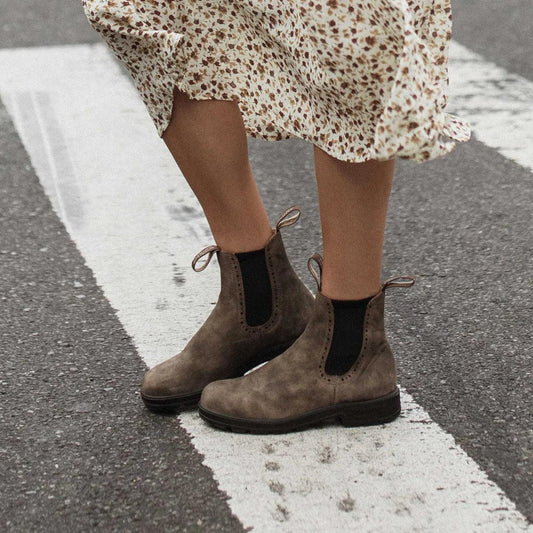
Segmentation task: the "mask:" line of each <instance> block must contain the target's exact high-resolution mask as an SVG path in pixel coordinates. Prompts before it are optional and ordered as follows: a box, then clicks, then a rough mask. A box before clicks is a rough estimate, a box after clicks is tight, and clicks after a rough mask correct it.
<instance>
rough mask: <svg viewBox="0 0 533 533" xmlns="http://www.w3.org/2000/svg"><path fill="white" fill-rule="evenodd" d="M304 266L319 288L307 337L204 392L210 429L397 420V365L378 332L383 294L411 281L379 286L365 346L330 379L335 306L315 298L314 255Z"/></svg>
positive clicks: (267, 429) (269, 429) (271, 429)
mask: <svg viewBox="0 0 533 533" xmlns="http://www.w3.org/2000/svg"><path fill="white" fill-rule="evenodd" d="M311 260H314V261H315V262H316V263H317V264H318V266H319V267H320V274H317V272H316V271H315V270H314V269H313V268H312V266H311ZM308 267H309V270H310V271H311V273H312V275H313V277H314V278H315V280H316V282H317V287H318V290H317V291H316V293H315V305H314V308H313V314H312V316H311V319H310V321H309V322H308V324H307V327H306V329H305V331H304V332H303V333H302V335H300V337H298V339H297V340H296V342H295V343H294V344H293V345H292V346H291V347H290V348H288V349H287V350H286V351H285V352H284V353H283V354H281V355H280V356H278V357H276V358H275V359H273V360H272V361H270V362H269V363H267V364H266V365H264V366H262V367H261V368H258V369H256V370H254V371H253V372H250V373H249V374H247V375H246V376H243V377H240V378H237V379H229V380H223V381H217V382H214V383H211V384H210V385H208V386H207V387H206V388H205V389H204V391H203V393H202V397H201V400H200V415H201V417H202V418H203V419H204V420H206V421H207V422H209V423H211V424H212V425H214V426H215V427H217V428H220V429H230V430H234V431H245V432H252V433H284V432H287V431H293V430H297V429H301V428H304V427H306V426H310V425H313V424H315V423H318V422H321V421H324V420H328V419H339V420H340V422H341V423H342V424H343V425H344V426H360V425H371V424H382V423H385V422H389V421H392V420H394V419H395V418H396V417H397V416H398V415H399V414H400V393H399V389H398V387H397V384H396V365H395V362H394V358H393V355H392V352H391V348H390V346H389V343H388V341H387V337H386V335H385V330H384V320H383V314H384V302H385V292H384V291H385V289H387V288H388V287H410V286H411V285H413V283H414V278H413V277H412V276H397V277H394V278H390V279H388V280H387V281H385V282H384V283H382V285H381V288H380V291H379V292H378V293H377V294H376V295H375V296H374V297H373V298H372V299H371V300H370V302H369V303H368V305H367V308H366V314H365V319H364V325H363V344H362V347H361V351H360V353H359V356H358V357H357V359H356V360H355V363H354V364H353V365H352V367H351V368H350V369H349V370H348V371H347V372H346V373H345V374H342V375H328V374H327V373H326V371H325V363H326V358H327V356H328V352H329V348H330V345H331V339H332V334H333V324H334V322H333V321H334V308H333V304H332V302H331V300H330V298H328V297H327V296H325V295H324V294H322V293H321V292H320V287H321V283H320V277H321V274H322V257H321V256H320V255H319V254H317V253H315V254H313V255H312V256H311V257H310V258H309V260H308ZM402 279H404V280H405V281H400V280H402Z"/></svg>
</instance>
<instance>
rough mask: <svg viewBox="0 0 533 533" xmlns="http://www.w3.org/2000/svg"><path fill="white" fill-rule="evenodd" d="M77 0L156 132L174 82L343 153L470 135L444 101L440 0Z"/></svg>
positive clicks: (430, 152)
mask: <svg viewBox="0 0 533 533" xmlns="http://www.w3.org/2000/svg"><path fill="white" fill-rule="evenodd" d="M82 1H83V6H84V9H85V13H86V15H87V18H88V19H89V21H90V23H91V24H92V25H93V27H94V28H95V29H96V30H97V31H98V32H100V33H101V35H102V36H103V37H104V39H105V40H106V42H107V44H108V45H109V47H110V48H111V49H112V51H113V53H114V54H115V56H116V57H117V58H118V59H119V60H121V61H122V62H123V63H124V64H125V65H126V67H127V69H128V70H129V72H130V73H131V75H132V77H133V79H134V81H135V84H136V87H137V89H138V91H139V93H140V95H141V96H142V99H143V101H144V103H145V104H146V107H147V109H148V112H149V113H150V116H151V118H152V120H153V121H154V124H155V126H156V128H157V131H158V134H159V135H160V136H161V135H162V134H163V132H164V131H165V129H166V128H167V126H168V123H169V120H170V116H171V112H172V102H173V89H174V87H177V88H178V89H180V90H182V91H185V92H186V93H188V95H189V96H190V97H191V98H194V99H197V100H205V99H219V100H237V101H238V102H239V107H240V110H241V113H242V115H243V120H244V124H245V127H246V132H247V134H248V135H250V136H252V137H257V138H262V139H266V140H282V139H288V138H291V137H299V138H302V139H305V140H307V141H309V142H311V143H313V144H315V145H317V146H319V147H320V148H322V149H323V150H324V151H326V152H327V153H329V154H330V155H332V156H334V157H336V158H338V159H341V160H344V161H351V162H361V161H366V160H369V159H379V160H384V159H390V158H391V157H399V158H406V159H414V160H416V161H424V160H428V159H433V158H435V157H439V156H441V155H444V154H446V153H447V152H449V151H450V150H452V148H453V147H454V144H455V143H454V141H466V140H468V138H469V136H470V129H469V126H468V124H467V123H466V122H464V121H463V120H461V119H459V118H457V117H454V116H453V115H451V114H449V113H446V112H445V111H444V108H445V106H446V92H447V85H448V75H447V55H448V45H449V40H450V35H451V8H450V1H449V0H233V1H228V0H179V1H178V0H175V1H172V0H168V1H163V0H82Z"/></svg>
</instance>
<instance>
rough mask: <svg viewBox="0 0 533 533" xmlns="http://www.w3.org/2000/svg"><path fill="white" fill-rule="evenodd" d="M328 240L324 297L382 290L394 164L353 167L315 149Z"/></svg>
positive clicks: (357, 295)
mask: <svg viewBox="0 0 533 533" xmlns="http://www.w3.org/2000/svg"><path fill="white" fill-rule="evenodd" d="M314 159H315V172H316V179H317V186H318V198H319V204H320V221H321V224H322V239H323V258H324V264H323V271H322V291H321V292H322V293H323V294H324V295H326V296H328V297H329V298H335V299H343V300H348V299H352V300H356V299H362V298H366V297H368V296H372V295H374V294H376V293H377V292H378V291H379V288H380V278H381V259H382V255H383V240H384V233H385V219H386V215H387V206H388V202H389V195H390V191H391V186H392V179H393V174H394V160H390V161H384V162H378V161H369V162H366V163H348V162H346V161H340V160H338V159H335V158H334V157H332V156H330V155H328V154H327V153H326V152H324V151H323V150H321V149H320V148H318V147H316V146H314Z"/></svg>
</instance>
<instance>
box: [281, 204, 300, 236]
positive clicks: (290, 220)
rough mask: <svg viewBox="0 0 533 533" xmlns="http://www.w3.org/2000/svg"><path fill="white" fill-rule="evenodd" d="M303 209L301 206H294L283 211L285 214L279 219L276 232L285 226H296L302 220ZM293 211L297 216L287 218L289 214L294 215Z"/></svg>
mask: <svg viewBox="0 0 533 533" xmlns="http://www.w3.org/2000/svg"><path fill="white" fill-rule="evenodd" d="M301 209H302V207H301V206H300V205H293V206H292V207H289V208H288V209H285V211H283V213H282V214H281V215H280V217H279V218H278V221H277V223H276V231H278V230H279V229H280V228H283V227H284V226H292V225H293V224H295V223H296V222H297V221H298V219H299V218H300V215H301V214H302V212H301ZM293 211H295V212H296V215H293V216H292V217H290V218H287V215H288V214H289V213H292V212H293Z"/></svg>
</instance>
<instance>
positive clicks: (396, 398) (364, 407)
mask: <svg viewBox="0 0 533 533" xmlns="http://www.w3.org/2000/svg"><path fill="white" fill-rule="evenodd" d="M400 412H401V403H400V391H399V389H396V390H395V391H394V392H392V393H390V394H387V396H382V397H381V398H376V399H375V400H368V401H365V402H351V403H348V404H345V405H344V406H343V407H342V411H341V413H340V414H339V419H340V422H341V424H342V425H343V426H345V427H357V426H371V425H374V424H384V423H386V422H391V421H392V420H394V419H395V418H397V417H398V416H399V414H400Z"/></svg>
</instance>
